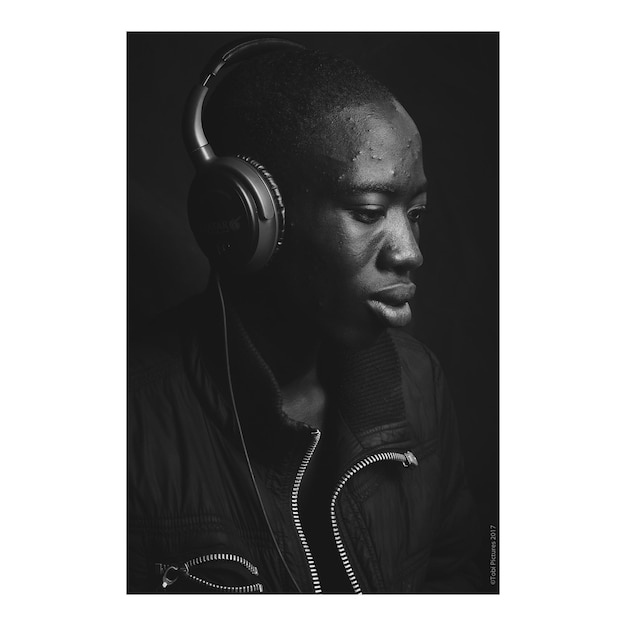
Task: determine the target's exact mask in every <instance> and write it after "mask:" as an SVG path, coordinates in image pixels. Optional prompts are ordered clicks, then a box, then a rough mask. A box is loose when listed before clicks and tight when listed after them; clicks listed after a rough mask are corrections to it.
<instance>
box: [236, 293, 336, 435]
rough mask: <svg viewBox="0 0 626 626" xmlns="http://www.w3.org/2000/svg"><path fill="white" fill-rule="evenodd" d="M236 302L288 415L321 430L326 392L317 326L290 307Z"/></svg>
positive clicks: (238, 311) (258, 302) (237, 299)
mask: <svg viewBox="0 0 626 626" xmlns="http://www.w3.org/2000/svg"><path fill="white" fill-rule="evenodd" d="M233 300H234V302H233V304H234V305H235V308H236V309H237V313H238V316H239V318H240V320H241V322H242V324H243V326H244V328H245V329H246V332H247V334H248V336H249V337H250V340H251V341H252V343H253V345H254V346H255V347H256V349H257V350H258V351H259V354H260V355H261V357H262V358H263V360H264V361H265V362H266V363H267V365H268V366H269V368H270V370H271V371H272V373H273V375H274V378H275V379H276V382H277V383H278V386H279V388H280V391H281V395H282V398H283V410H284V411H285V413H286V414H287V415H288V416H289V417H290V418H291V419H293V420H296V421H299V422H305V423H307V424H309V425H311V426H313V427H316V428H319V427H320V426H321V424H322V421H323V417H324V413H325V409H326V392H325V391H324V388H323V387H322V385H321V383H320V380H319V376H318V360H319V345H320V340H319V336H318V335H317V333H316V331H314V330H313V326H312V325H310V324H309V323H307V321H306V320H304V319H303V318H302V317H300V316H296V315H294V313H293V311H292V310H289V309H288V308H287V307H281V306H271V305H268V304H266V305H265V306H264V305H263V299H260V298H253V299H252V301H248V302H246V301H245V300H243V299H242V298H241V297H239V298H235V299H233ZM285 311H289V314H288V315H286V314H284V312H285Z"/></svg>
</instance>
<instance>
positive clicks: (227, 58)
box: [183, 37, 304, 167]
mask: <svg viewBox="0 0 626 626" xmlns="http://www.w3.org/2000/svg"><path fill="white" fill-rule="evenodd" d="M281 48H297V49H302V48H304V46H301V45H300V44H297V43H295V42H293V41H288V40H287V39H278V38H271V37H267V38H264V39H252V40H250V41H243V42H241V43H239V44H237V45H235V46H233V45H232V44H230V45H229V46H227V47H225V48H222V49H220V50H218V51H217V52H216V53H215V54H214V55H213V57H212V58H211V60H210V61H209V63H208V65H207V69H206V70H205V71H204V72H203V74H202V78H201V81H200V83H199V84H198V85H196V87H194V89H193V90H192V91H191V93H190V94H189V98H188V100H187V105H186V108H185V115H184V118H183V119H184V124H183V140H184V142H185V147H186V148H187V152H189V155H190V156H191V159H192V161H193V162H194V164H195V165H196V167H198V166H200V165H202V164H203V163H206V162H207V161H210V160H212V159H214V158H215V153H214V152H213V149H212V148H211V146H210V145H209V142H208V140H207V138H206V135H205V134H204V129H203V128H202V109H203V108H204V104H205V102H206V99H207V95H208V93H209V87H208V85H209V83H210V82H211V79H212V78H215V76H217V74H218V73H219V72H220V71H221V70H222V68H223V67H224V66H225V65H226V64H229V65H231V64H233V63H239V62H240V61H245V60H246V59H249V58H251V57H254V56H256V55H258V54H264V53H266V52H271V51H273V50H278V49H281Z"/></svg>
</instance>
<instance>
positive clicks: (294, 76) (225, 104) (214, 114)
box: [204, 49, 393, 193]
mask: <svg viewBox="0 0 626 626" xmlns="http://www.w3.org/2000/svg"><path fill="white" fill-rule="evenodd" d="M391 99H393V94H392V93H391V92H390V91H389V90H388V89H387V88H386V87H385V86H383V85H382V84H381V83H379V82H378V81H377V80H376V79H374V78H373V77H372V76H370V75H369V74H367V73H366V72H365V71H363V70H362V69H361V68H360V67H359V66H358V65H356V64H355V63H354V62H352V61H350V60H348V59H345V58H342V57H338V56H334V55H331V54H327V53H323V52H319V51H315V50H308V49H304V50H281V51H278V52H271V53H268V54H264V55H261V56H259V57H256V58H253V59H251V60H248V61H245V62H243V63H241V64H239V65H238V66H235V67H234V69H232V70H231V71H230V73H229V74H227V75H226V76H225V77H224V78H223V79H222V80H221V83H220V84H219V85H218V86H217V89H216V91H215V93H214V94H213V95H212V97H211V98H210V100H209V103H208V104H207V106H206V108H205V112H204V128H206V130H207V137H208V139H209V142H210V143H211V145H212V147H213V149H214V150H215V152H216V154H217V155H218V156H226V155H229V156H232V155H236V154H242V155H245V156H248V157H251V158H253V159H255V160H256V161H259V162H260V163H261V164H263V165H264V166H265V167H266V168H267V169H268V170H269V171H270V172H271V173H272V175H273V176H274V178H275V179H276V182H277V183H278V185H279V187H280V188H281V190H283V193H285V192H287V193H288V192H289V190H290V189H293V188H294V185H297V184H298V181H297V179H298V166H299V165H300V164H301V163H302V161H303V160H305V159H306V155H307V152H308V151H310V149H311V147H312V145H313V144H314V143H315V141H316V140H317V139H318V133H319V126H320V124H321V123H322V122H323V120H324V118H325V117H327V116H328V115H329V114H331V113H332V112H337V111H340V110H341V109H343V108H344V107H347V106H358V105H362V104H367V103H372V102H382V101H389V100H391Z"/></svg>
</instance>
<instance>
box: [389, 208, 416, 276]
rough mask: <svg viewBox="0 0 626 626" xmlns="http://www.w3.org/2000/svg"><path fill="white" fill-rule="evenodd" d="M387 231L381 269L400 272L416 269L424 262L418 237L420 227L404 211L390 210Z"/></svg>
mask: <svg viewBox="0 0 626 626" xmlns="http://www.w3.org/2000/svg"><path fill="white" fill-rule="evenodd" d="M386 221H387V223H386V226H387V229H386V233H385V239H384V241H383V246H382V249H381V254H380V256H379V264H380V265H381V269H385V270H391V271H394V272H397V273H400V274H404V273H408V272H411V271H413V270H416V269H417V268H418V267H420V266H421V265H422V263H423V262H424V257H423V256H422V251H421V250H420V248H419V245H418V243H417V239H418V237H419V227H418V226H417V224H415V223H413V222H411V221H410V220H409V218H408V216H407V215H406V213H405V212H404V211H398V212H395V213H393V212H392V211H389V213H388V214H387V217H386Z"/></svg>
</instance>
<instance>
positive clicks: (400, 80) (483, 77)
mask: <svg viewBox="0 0 626 626" xmlns="http://www.w3.org/2000/svg"><path fill="white" fill-rule="evenodd" d="M256 35H258V36H268V35H277V36H282V37H285V38H288V39H292V40H294V41H296V42H298V43H302V44H304V45H305V46H307V47H310V48H318V49H321V50H324V51H328V52H332V53H337V54H340V55H342V56H345V57H348V58H350V59H352V60H354V61H356V62H357V63H358V64H359V65H361V66H362V67H363V68H364V69H366V70H367V71H369V73H370V74H372V75H373V76H375V77H376V78H378V79H379V80H380V81H381V82H383V83H385V84H386V85H387V86H388V87H389V88H390V89H391V91H392V92H393V93H394V94H395V95H396V96H397V98H398V99H399V100H400V102H401V103H402V104H403V105H404V107H405V108H406V109H407V111H408V112H409V113H410V114H411V116H412V117H413V119H414V120H415V122H416V124H417V126H418V128H419V130H420V133H421V135H422V140H423V144H424V159H425V169H426V175H427V178H428V183H429V190H428V206H429V209H431V212H430V214H429V215H428V216H427V217H425V218H424V223H423V227H422V233H421V242H420V243H421V248H422V251H423V254H424V258H425V262H424V265H423V266H422V268H421V269H420V270H419V273H418V277H417V279H418V280H417V286H418V291H417V295H416V298H415V302H414V305H413V310H414V321H413V322H412V325H411V328H410V329H409V330H410V332H411V333H412V334H413V335H415V336H416V337H417V338H419V339H420V340H422V341H423V342H424V343H425V344H426V345H428V346H429V347H430V348H431V349H432V350H433V351H434V352H435V354H436V355H437V356H438V357H439V359H440V361H441V363H442V365H443V368H444V371H445V372H446V375H447V378H448V381H449V384H450V388H451V391H452V396H453V398H454V402H455V405H456V408H457V414H458V421H459V429H460V433H461V438H462V444H463V450H464V455H465V460H466V469H467V476H468V480H469V483H470V486H471V488H472V490H473V492H474V495H475V498H476V501H477V504H478V508H479V512H480V516H481V522H482V535H483V537H482V538H483V541H484V544H483V551H482V557H481V570H482V571H483V572H484V580H485V583H487V584H486V588H487V589H488V590H490V591H496V590H497V585H496V586H495V587H490V586H489V585H488V576H489V567H488V559H489V525H490V524H494V525H497V524H498V489H499V487H498V34H497V33H381V34H378V33H130V34H129V36H128V313H129V335H130V336H131V337H132V334H133V330H134V329H135V328H136V327H137V326H141V325H142V324H143V323H145V322H147V321H148V320H150V319H151V318H153V317H154V316H155V315H156V314H157V313H159V312H161V311H163V310H165V309H167V308H170V307H172V306H174V305H176V304H178V303H179V302H181V301H183V300H184V299H185V298H187V297H188V296H190V295H192V294H195V293H198V292H200V291H202V290H203V289H204V287H205V286H206V283H207V279H208V272H209V267H208V262H207V261H206V259H205V258H204V257H203V255H202V253H201V252H200V251H199V249H198V248H197V246H196V243H195V240H194V239H193V235H192V234H191V231H190V230H189V226H188V223H187V216H186V196H187V191H188V187H189V184H190V182H191V180H192V178H193V174H194V170H193V167H192V165H191V162H190V160H189V158H188V157H187V155H186V152H185V150H184V147H183V143H182V138H181V130H180V129H181V119H182V111H183V107H184V103H185V100H186V97H187V94H188V92H189V90H190V88H191V87H192V86H193V85H194V84H195V83H196V82H197V80H198V78H199V75H200V73H201V71H202V70H203V68H204V66H205V65H206V63H207V61H208V59H209V57H210V56H211V55H212V53H213V51H214V50H215V49H216V48H218V47H221V46H223V45H224V44H226V43H228V42H230V41H232V40H236V39H241V38H243V37H248V36H249V37H252V36H256Z"/></svg>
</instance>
